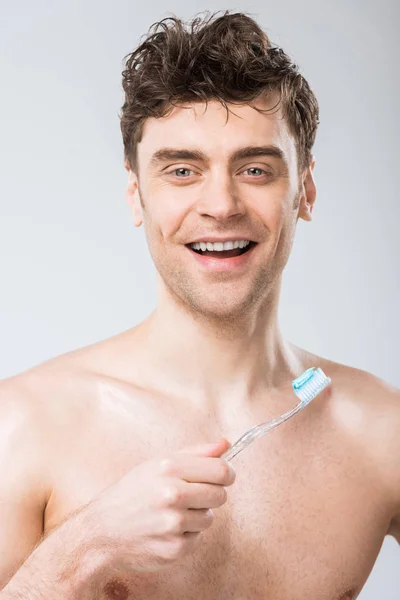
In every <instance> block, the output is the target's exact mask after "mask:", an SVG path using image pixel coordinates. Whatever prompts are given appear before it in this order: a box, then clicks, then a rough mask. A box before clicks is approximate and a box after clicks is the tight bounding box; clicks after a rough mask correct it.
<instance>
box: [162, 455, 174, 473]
mask: <svg viewBox="0 0 400 600" xmlns="http://www.w3.org/2000/svg"><path fill="white" fill-rule="evenodd" d="M159 466H160V471H161V473H163V475H174V474H175V471H176V465H175V461H174V460H173V459H172V458H163V459H162V460H161V461H160V465H159Z"/></svg>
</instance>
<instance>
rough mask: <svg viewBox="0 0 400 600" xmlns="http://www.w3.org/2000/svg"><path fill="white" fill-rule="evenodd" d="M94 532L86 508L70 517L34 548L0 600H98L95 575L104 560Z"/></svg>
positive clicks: (0, 592)
mask: <svg viewBox="0 0 400 600" xmlns="http://www.w3.org/2000/svg"><path fill="white" fill-rule="evenodd" d="M95 528H96V524H95V523H94V522H93V519H92V517H91V515H90V512H89V511H88V510H87V509H86V508H84V509H83V510H81V511H79V512H78V513H76V514H75V515H73V516H72V517H70V518H69V519H68V520H67V521H65V522H64V523H63V524H62V525H60V526H59V527H58V528H57V529H55V530H54V531H53V532H51V533H50V535H49V536H48V537H46V538H45V539H44V540H43V541H42V542H41V543H40V544H39V546H37V548H36V549H35V550H34V551H33V552H32V554H31V555H30V556H29V557H28V559H27V560H26V561H25V562H24V564H23V565H22V566H21V567H20V569H18V571H17V572H16V573H15V575H14V576H13V577H12V578H11V580H10V581H9V582H8V584H7V585H6V587H5V588H3V590H2V591H0V600H77V599H79V600H94V599H95V598H96V597H98V596H97V592H98V581H99V574H100V573H101V572H102V571H103V569H104V568H105V567H106V564H107V560H108V559H107V553H106V552H105V551H104V550H103V545H102V543H101V541H100V538H99V537H98V536H96V531H95ZM104 547H105V546H104ZM100 578H101V577H100Z"/></svg>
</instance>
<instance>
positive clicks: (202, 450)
mask: <svg viewBox="0 0 400 600" xmlns="http://www.w3.org/2000/svg"><path fill="white" fill-rule="evenodd" d="M231 445H232V444H231V443H230V441H229V440H227V439H226V438H224V437H222V438H221V439H220V440H218V442H215V443H214V444H196V445H195V446H188V447H187V448H182V449H181V450H179V452H180V453H184V454H197V455H200V456H211V457H215V458H218V457H219V456H221V454H224V452H226V451H227V450H229V448H230V447H231Z"/></svg>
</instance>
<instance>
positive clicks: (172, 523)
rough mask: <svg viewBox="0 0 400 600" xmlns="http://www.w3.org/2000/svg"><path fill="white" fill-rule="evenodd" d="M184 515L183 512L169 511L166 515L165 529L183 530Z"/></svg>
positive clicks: (170, 530) (168, 531)
mask: <svg viewBox="0 0 400 600" xmlns="http://www.w3.org/2000/svg"><path fill="white" fill-rule="evenodd" d="M183 523H184V517H183V515H182V514H181V513H175V512H172V513H168V514H167V515H166V517H165V529H166V532H167V533H179V532H180V531H181V530H182V527H183Z"/></svg>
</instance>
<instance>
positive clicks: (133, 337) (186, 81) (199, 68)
mask: <svg viewBox="0 0 400 600" xmlns="http://www.w3.org/2000/svg"><path fill="white" fill-rule="evenodd" d="M163 25H164V29H163V30H159V31H158V33H157V35H156V34H155V33H154V34H152V35H153V37H152V38H151V41H152V43H151V44H150V43H149V42H143V46H142V47H141V49H140V52H139V51H136V53H133V54H132V55H130V57H128V60H127V62H126V70H125V71H124V89H125V92H126V101H125V104H124V107H123V111H122V131H123V138H124V144H125V167H126V169H127V171H128V174H129V178H128V186H127V200H128V202H129V204H130V206H131V207H132V211H133V216H134V222H135V224H136V225H137V226H140V225H141V224H142V222H143V223H144V226H145V229H146V235H147V239H148V243H149V247H150V251H151V254H152V257H153V259H154V262H155V265H156V268H157V271H158V274H159V302H158V306H157V309H156V310H155V312H154V313H153V314H152V315H151V316H150V317H149V318H147V319H146V320H145V321H144V322H143V323H141V324H140V325H138V326H137V327H134V328H132V329H130V330H128V331H126V332H123V333H121V334H119V335H117V336H115V337H112V338H110V339H107V340H105V341H102V342H100V343H97V344H94V345H92V346H90V347H87V348H83V349H79V350H75V351H73V352H70V353H68V354H66V355H63V356H60V357H56V358H53V359H52V360H49V361H47V362H46V363H44V364H41V365H38V366H36V367H35V368H33V369H30V370H29V371H26V372H24V373H22V374H19V375H17V376H15V377H11V378H9V379H7V380H4V381H3V382H2V384H1V401H0V429H1V437H0V439H1V445H0V461H1V480H0V486H1V487H0V500H1V504H0V506H1V514H0V589H2V591H1V592H0V600H15V599H17V598H18V599H22V598H24V599H29V600H31V599H36V598H40V599H50V598H51V599H52V600H58V599H61V598H62V599H64V600H71V599H72V598H79V599H83V600H85V599H87V600H94V599H97V598H100V599H107V600H110V599H111V600H139V599H140V600H142V599H146V600H147V599H149V600H152V599H157V600H172V599H173V600H189V599H192V598H193V599H196V600H228V599H229V600H231V599H232V600H250V599H251V600H253V599H254V600H255V599H257V600H258V599H261V598H263V599H267V598H268V599H270V600H309V599H310V598H313V599H315V600H345V599H354V598H356V597H357V596H358V595H359V593H360V590H361V589H362V587H363V585H364V583H365V581H366V579H367V577H368V575H369V573H370V572H371V569H372V567H373V565H374V562H375V560H376V558H377V556H378V553H379V551H380V548H381V545H382V543H383V540H384V537H385V536H386V535H392V536H394V537H396V539H397V540H399V541H400V435H399V433H400V397H399V392H398V391H397V390H395V389H393V388H392V387H390V386H389V385H387V384H386V383H385V382H383V381H381V380H380V379H378V378H377V377H375V376H373V375H371V374H369V373H367V372H364V371H361V370H358V369H354V368H350V367H348V366H345V365H341V364H337V363H334V362H332V361H329V360H327V359H325V358H321V357H319V356H315V355H312V354H310V353H309V352H307V351H306V350H303V349H301V348H299V347H297V346H295V345H293V344H291V343H289V342H288V341H285V340H284V339H283V337H282V335H281V333H280V330H279V326H278V318H277V311H278V304H279V293H280V285H281V276H282V271H283V269H284V267H285V265H286V263H287V260H288V257H289V254H290V250H291V247H292V242H293V236H294V233H295V229H296V224H297V221H298V219H303V220H305V221H311V215H312V210H313V206H314V202H315V197H316V189H315V184H314V180H313V168H314V162H315V161H314V158H313V156H312V154H311V148H312V144H313V141H314V137H315V131H316V128H317V123H318V105H317V102H316V100H315V97H314V95H313V93H312V92H311V90H310V89H309V87H308V85H307V83H306V82H305V80H304V79H303V78H301V77H300V75H299V74H298V73H297V68H296V67H295V66H294V65H293V64H292V63H291V61H290V59H289V58H288V57H287V56H286V55H285V54H284V53H283V52H281V51H279V50H276V49H273V47H272V46H271V45H270V43H269V41H268V39H267V37H266V36H265V34H263V32H262V31H261V29H259V27H258V26H257V25H256V23H254V21H252V19H250V18H249V17H248V16H246V15H243V14H229V13H228V12H227V13H225V14H224V15H222V16H220V17H219V18H218V19H210V21H209V22H208V23H203V24H201V25H200V24H197V30H196V28H194V31H193V32H192V33H190V35H189V34H188V33H184V30H183V29H182V28H181V23H180V22H179V20H178V19H171V20H170V21H169V23H168V28H167V25H166V22H164V24H163ZM193 36H195V37H194V38H193ZM191 42H193V43H191ZM178 50H179V52H180V53H179V52H178ZM139 63H140V69H139V68H138V65H139ZM187 65H190V68H189V70H188V72H187V74H185V69H186V67H187ZM283 77H285V78H286V83H287V85H286V86H285V85H283V86H282V101H281V103H280V104H279V106H278V107H276V104H277V101H278V100H279V95H278V91H277V90H278V89H280V88H279V86H280V85H281V84H282V78H283ZM268 86H269V88H268ZM267 88H268V89H269V93H268V94H262V95H260V94H261V92H262V91H265V90H266V89H267ZM199 90H202V91H203V92H204V96H203V97H200V98H199V97H196V96H195V95H194V94H195V93H198V92H199ZM178 92H179V93H178ZM171 95H172V96H174V95H175V96H176V97H175V98H174V99H175V100H176V99H178V100H181V101H182V102H176V104H177V106H174V107H173V109H172V111H170V112H169V113H164V114H163V113H162V112H161V109H162V102H163V98H164V99H165V107H167V106H168V105H169V104H168V100H170V98H171ZM256 96H257V97H256ZM205 97H207V99H208V100H209V102H208V105H207V104H206V103H205V101H204V100H205ZM217 98H222V99H223V100H226V101H227V103H228V104H227V106H228V108H229V118H228V119H227V117H228V113H227V112H226V110H225V107H224V106H223V105H222V104H221V102H219V101H218V100H217ZM235 100H236V101H237V102H238V103H236V104H234V103H233V101H235ZM228 101H229V102H228ZM285 103H286V104H285ZM274 106H275V109H274V110H270V111H268V112H264V113H263V112H260V111H259V110H255V108H258V109H268V108H269V109H271V107H274ZM285 106H286V109H287V110H286V112H284V108H285ZM152 110H154V112H153V113H152V114H150V113H151V111H152ZM157 111H160V112H157ZM156 117H157V118H156ZM142 126H143V130H141V127H142ZM234 241H243V242H246V244H240V245H239V248H233V249H232V246H233V244H232V242H234ZM248 241H249V242H250V244H249V245H247V242H248ZM213 242H216V245H214V246H208V243H213ZM223 242H224V243H225V242H226V243H227V246H224V247H223V248H224V250H223V251H221V244H222V243H223ZM193 243H197V246H195V247H194V248H193V246H191V244H193ZM199 243H200V246H199V245H198V244H199ZM205 243H207V247H206V248H207V249H206V251H204V244H205ZM240 246H244V247H242V248H241V247H240ZM210 248H211V250H210ZM311 366H320V367H322V369H323V370H324V372H325V373H326V374H327V375H329V376H330V377H331V379H332V384H331V385H330V386H329V387H328V388H326V389H325V390H324V391H323V392H322V393H321V394H320V395H319V396H318V397H317V398H316V399H315V400H314V401H313V402H312V403H311V404H310V405H309V406H308V407H307V408H306V409H305V410H303V411H302V412H301V413H299V414H298V415H296V416H295V417H294V418H293V419H291V420H290V421H288V422H287V423H285V424H284V425H282V426H280V427H279V428H277V429H275V430H274V431H273V432H271V433H270V434H269V435H267V436H265V437H263V438H261V439H259V440H257V441H255V442H254V443H253V444H251V445H250V446H249V447H248V448H246V449H245V450H244V451H243V452H242V453H240V454H239V455H237V456H236V457H235V458H234V459H233V460H232V464H231V463H230V462H229V461H226V460H225V459H224V458H223V454H224V452H225V451H226V450H227V449H228V448H229V444H230V443H233V442H234V441H235V440H236V439H237V438H238V437H239V436H240V435H241V434H242V433H244V432H245V431H246V430H247V429H248V428H249V427H251V426H252V425H255V424H259V423H261V422H264V421H267V420H268V419H271V418H272V417H275V416H277V415H280V414H282V413H283V412H286V411H287V410H289V409H290V408H292V407H293V406H294V405H295V403H297V399H296V398H295V397H294V395H293V393H292V391H291V382H292V380H293V379H294V378H296V377H298V376H299V375H300V374H301V373H302V372H303V371H305V370H306V369H307V368H309V367H311ZM222 436H225V437H226V438H227V440H229V441H227V440H223V439H222ZM207 444H211V447H209V446H208V445H207Z"/></svg>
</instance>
